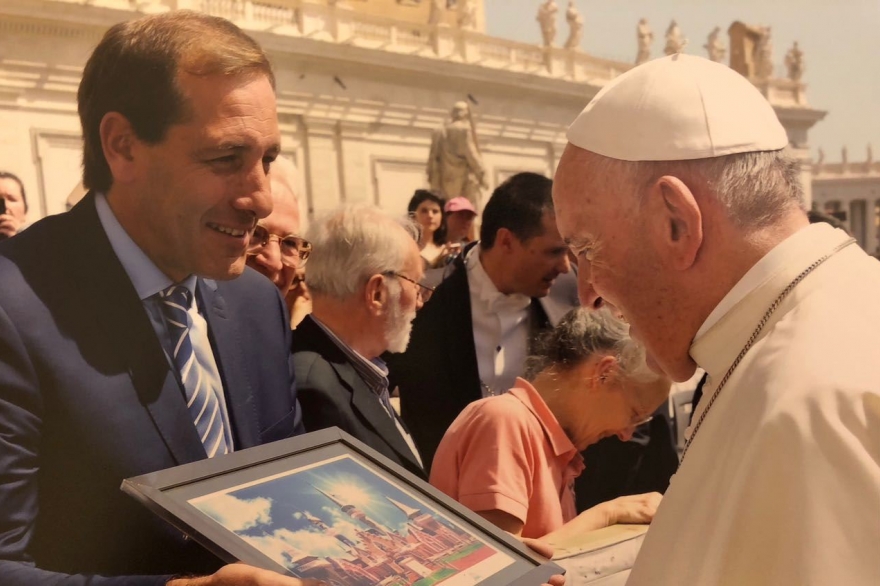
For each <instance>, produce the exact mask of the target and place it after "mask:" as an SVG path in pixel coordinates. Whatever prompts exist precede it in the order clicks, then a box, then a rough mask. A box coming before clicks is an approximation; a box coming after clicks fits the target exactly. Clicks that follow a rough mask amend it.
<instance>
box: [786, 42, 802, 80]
mask: <svg viewBox="0 0 880 586" xmlns="http://www.w3.org/2000/svg"><path fill="white" fill-rule="evenodd" d="M785 67H786V68H787V69H788V79H790V80H792V81H800V80H801V78H803V76H804V52H803V51H801V49H800V47H798V43H797V41H795V42H794V45H792V46H791V49H789V50H788V53H786V54H785Z"/></svg>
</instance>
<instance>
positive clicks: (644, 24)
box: [636, 18, 654, 65]
mask: <svg viewBox="0 0 880 586" xmlns="http://www.w3.org/2000/svg"><path fill="white" fill-rule="evenodd" d="M636 39H637V40H638V43H639V51H638V53H636V65H641V64H642V63H644V62H645V61H647V60H649V59H650V58H651V44H652V43H653V42H654V33H653V32H652V31H651V27H650V26H649V25H648V19H647V18H643V19H641V20H639V26H638V27H636Z"/></svg>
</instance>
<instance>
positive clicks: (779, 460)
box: [554, 54, 880, 586]
mask: <svg viewBox="0 0 880 586" xmlns="http://www.w3.org/2000/svg"><path fill="white" fill-rule="evenodd" d="M568 138H569V143H570V144H569V145H568V146H567V148H566V150H565V152H564V154H563V156H562V159H561V161H560V164H559V168H558V170H557V174H556V180H555V187H554V201H555V203H556V209H557V217H558V218H559V227H560V230H561V232H562V234H563V236H564V237H565V239H566V241H567V242H568V243H569V245H570V247H571V249H572V251H573V252H574V253H575V254H576V255H577V258H578V266H579V279H580V283H579V285H580V293H581V300H582V302H584V303H585V304H590V305H600V304H602V303H603V302H605V303H609V304H611V305H613V306H615V307H616V308H617V309H618V310H619V311H620V312H622V314H623V315H624V316H625V317H626V318H627V319H628V320H629V322H630V324H631V334H632V335H633V337H634V338H636V339H639V340H641V341H642V342H643V343H644V344H645V346H646V348H647V350H648V354H649V357H650V360H649V363H650V364H652V367H653V368H655V369H656V370H658V371H662V372H664V373H666V374H668V375H669V376H670V377H672V378H673V379H675V380H678V381H682V380H686V379H687V378H689V377H690V376H691V375H692V374H693V373H694V370H695V368H696V367H697V366H700V367H701V368H703V369H705V370H706V372H707V373H708V379H707V382H706V385H705V388H704V396H703V399H702V400H701V402H700V404H699V406H698V408H697V411H696V413H694V416H693V420H692V421H693V424H692V426H691V428H690V429H689V430H688V433H687V437H688V444H687V447H686V449H685V452H684V457H683V461H682V467H681V468H680V469H679V472H678V473H677V474H676V476H675V477H674V479H673V481H672V484H671V485H670V488H669V491H668V492H667V493H666V496H665V497H664V500H663V503H662V504H661V505H660V509H659V511H658V514H657V516H656V517H655V519H654V522H653V524H652V527H651V529H650V530H649V532H648V535H647V538H646V540H645V543H644V545H643V547H642V550H641V552H640V554H639V558H638V560H637V561H636V565H635V568H634V569H633V572H632V575H631V577H630V581H629V584H635V585H636V586H638V585H642V584H651V585H661V586H662V585H667V584H668V585H673V584H675V585H679V584H699V585H701V586H702V585H720V584H730V585H742V584H748V585H749V586H760V585H763V584H767V585H770V584H774V585H775V584H799V585H803V584H878V583H880V563H878V561H877V560H878V554H880V465H878V462H880V304H878V302H877V300H878V299H880V265H878V264H877V262H876V261H875V260H874V259H872V258H870V257H869V256H868V255H866V254H865V253H864V252H863V251H862V250H861V249H859V248H858V246H856V245H855V244H854V243H853V241H852V240H851V239H850V238H849V236H848V235H847V234H846V233H844V232H842V231H840V230H835V229H833V228H831V227H829V226H826V225H814V226H810V225H809V224H808V221H807V216H806V213H805V212H804V209H803V203H802V197H803V194H802V188H801V185H800V171H799V169H800V166H799V163H798V162H796V161H794V160H792V159H791V158H789V157H788V156H787V155H786V154H785V152H784V150H783V149H784V148H785V147H786V146H787V145H788V138H787V136H786V133H785V130H784V129H783V128H782V126H781V125H780V124H779V121H778V119H777V118H776V115H775V113H774V112H773V109H772V108H771V106H770V105H769V103H767V101H766V100H765V99H764V97H763V96H762V95H761V94H760V93H759V92H758V91H757V90H756V88H754V86H752V84H751V83H749V82H748V81H747V80H746V79H745V78H743V77H741V76H740V75H738V74H737V73H735V72H734V71H732V70H731V69H729V68H728V67H725V66H723V65H720V64H716V63H713V62H711V61H708V60H705V59H701V58H698V57H692V56H688V55H683V54H679V55H673V56H670V57H667V58H664V59H657V60H654V61H651V62H649V63H647V64H644V65H642V66H639V67H637V68H635V69H633V70H631V71H630V72H628V73H626V74H624V75H622V76H620V77H619V78H618V79H616V80H615V81H614V82H612V83H611V84H609V85H608V86H606V87H605V88H603V90H602V91H601V92H600V93H599V94H597V96H596V97H595V98H594V100H593V101H592V102H590V104H588V105H587V107H586V108H585V110H584V111H583V112H582V113H581V115H580V116H579V117H578V118H577V119H576V120H575V122H574V123H573V124H572V126H571V127H570V129H569V133H568Z"/></svg>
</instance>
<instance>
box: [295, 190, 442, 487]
mask: <svg viewBox="0 0 880 586" xmlns="http://www.w3.org/2000/svg"><path fill="white" fill-rule="evenodd" d="M309 239H310V240H311V242H312V243H313V245H314V252H313V253H312V256H311V257H310V260H309V263H310V264H309V268H308V271H307V273H306V283H307V285H308V287H309V291H310V293H311V295H312V314H311V315H310V316H307V317H306V318H305V319H304V320H303V321H302V322H301V323H300V325H299V326H298V327H297V329H296V335H295V336H294V343H293V353H294V354H293V356H294V364H295V367H296V369H297V370H296V372H297V391H298V394H299V399H300V404H301V406H302V408H303V422H304V423H305V425H306V429H307V430H308V431H314V430H317V429H324V428H326V427H331V426H334V425H335V426H337V427H339V428H340V429H343V430H345V431H347V432H348V433H350V434H352V435H353V436H355V437H356V438H358V439H359V440H361V441H363V442H364V443H366V444H367V445H369V446H370V447H372V448H373V449H375V450H377V451H378V452H380V453H382V454H384V455H385V456H387V457H388V458H390V459H391V460H393V461H395V462H397V463H398V464H400V465H401V466H403V467H404V468H406V469H408V470H409V471H410V472H412V473H414V474H416V475H418V476H421V477H423V478H424V477H425V472H424V468H423V467H422V461H421V459H420V457H419V454H418V451H417V449H416V447H415V444H414V443H413V441H412V439H411V438H410V435H409V432H408V431H407V430H406V428H405V427H404V425H403V423H402V421H401V419H400V418H399V417H398V416H397V413H396V412H395V410H394V409H393V408H392V406H391V403H390V400H389V397H388V390H389V389H388V376H387V375H388V369H387V367H386V366H385V363H384V362H383V361H382V359H381V358H379V357H380V356H381V355H382V354H383V353H385V352H386V351H390V352H403V351H404V350H406V346H407V344H408V343H409V335H410V330H411V329H412V321H413V319H415V317H416V310H417V309H419V308H420V307H421V306H422V300H423V294H424V292H425V291H426V288H425V287H423V286H422V285H420V284H419V281H421V279H422V277H423V276H424V268H423V263H422V260H421V257H420V256H419V248H418V245H417V244H416V240H415V239H414V238H413V233H412V232H410V231H408V230H407V229H406V228H405V225H404V223H403V222H401V221H398V220H396V219H394V218H391V217H390V216H388V215H387V214H385V213H384V212H382V211H381V210H379V209H377V208H373V207H364V206H346V207H343V208H340V209H338V210H336V211H334V212H332V213H330V214H329V215H328V216H327V217H325V218H323V219H321V220H319V221H317V222H316V223H315V224H314V225H312V227H311V228H310V230H309Z"/></svg>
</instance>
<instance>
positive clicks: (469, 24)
mask: <svg viewBox="0 0 880 586" xmlns="http://www.w3.org/2000/svg"><path fill="white" fill-rule="evenodd" d="M458 28H463V29H467V30H473V29H475V28H477V5H476V3H475V2H474V0H459V2H458Z"/></svg>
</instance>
